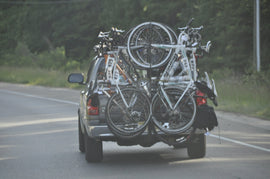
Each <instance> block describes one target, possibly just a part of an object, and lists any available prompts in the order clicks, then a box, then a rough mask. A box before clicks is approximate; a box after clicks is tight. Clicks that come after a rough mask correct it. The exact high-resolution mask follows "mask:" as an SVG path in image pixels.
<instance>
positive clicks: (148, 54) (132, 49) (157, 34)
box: [127, 22, 175, 69]
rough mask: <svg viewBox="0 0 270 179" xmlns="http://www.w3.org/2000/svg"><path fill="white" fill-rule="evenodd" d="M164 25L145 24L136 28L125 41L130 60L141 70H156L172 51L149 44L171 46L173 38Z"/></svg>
mask: <svg viewBox="0 0 270 179" xmlns="http://www.w3.org/2000/svg"><path fill="white" fill-rule="evenodd" d="M171 34H172V33H171V31H170V30H168V28H167V27H166V26H165V25H162V24H160V23H156V22H145V23H142V24H140V25H138V26H136V27H135V28H134V29H133V30H132V31H131V33H130V35H129V37H128V41H127V47H128V54H129V56H130V57H131V60H132V61H133V62H134V63H135V64H136V65H138V66H140V67H142V68H146V69H148V68H157V67H160V66H162V65H164V64H165V63H166V62H167V61H168V59H169V57H170V56H171V55H172V52H173V49H161V48H154V47H152V46H151V44H173V43H174V42H175V40H174V37H172V35H171Z"/></svg>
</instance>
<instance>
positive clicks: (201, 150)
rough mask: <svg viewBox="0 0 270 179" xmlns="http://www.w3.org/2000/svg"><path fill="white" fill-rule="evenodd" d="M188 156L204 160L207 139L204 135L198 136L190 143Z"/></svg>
mask: <svg viewBox="0 0 270 179" xmlns="http://www.w3.org/2000/svg"><path fill="white" fill-rule="evenodd" d="M187 152H188V156H189V157H190V158H203V157H204V156H205V153H206V137H205V135H204V134H198V135H197V136H195V138H194V139H193V140H192V141H191V142H190V143H188V146H187Z"/></svg>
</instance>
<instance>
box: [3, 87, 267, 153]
mask: <svg viewBox="0 0 270 179" xmlns="http://www.w3.org/2000/svg"><path fill="white" fill-rule="evenodd" d="M0 91H3V92H6V93H9V94H16V95H21V96H26V97H31V98H38V99H44V100H49V101H54V102H59V103H66V104H72V105H79V103H75V102H72V101H66V100H60V99H54V98H46V97H41V96H35V95H30V94H26V93H20V92H15V91H7V90H0ZM208 136H210V137H213V138H217V139H221V140H224V141H228V142H232V143H235V144H239V145H243V146H246V147H250V148H254V149H258V150H262V151H265V152H270V149H267V148H263V147H259V146H256V145H251V144H247V143H245V142H241V141H238V140H233V139H229V138H226V137H222V136H217V135H214V134H209V135H208Z"/></svg>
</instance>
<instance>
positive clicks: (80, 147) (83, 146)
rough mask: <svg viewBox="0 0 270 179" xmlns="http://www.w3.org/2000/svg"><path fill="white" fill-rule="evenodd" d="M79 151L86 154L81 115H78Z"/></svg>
mask: <svg viewBox="0 0 270 179" xmlns="http://www.w3.org/2000/svg"><path fill="white" fill-rule="evenodd" d="M78 131H79V132H78V133H79V150H80V151H81V152H85V144H84V134H83V132H82V127H81V120H80V115H78Z"/></svg>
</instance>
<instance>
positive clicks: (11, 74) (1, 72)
mask: <svg viewBox="0 0 270 179" xmlns="http://www.w3.org/2000/svg"><path fill="white" fill-rule="evenodd" d="M68 74H69V73H67V72H63V71H56V70H50V71H49V70H45V69H40V68H33V67H32V68H31V67H7V66H0V81H2V82H10V83H22V84H29V85H41V86H49V87H68V88H78V85H76V84H69V83H68V82H67V77H68Z"/></svg>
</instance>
